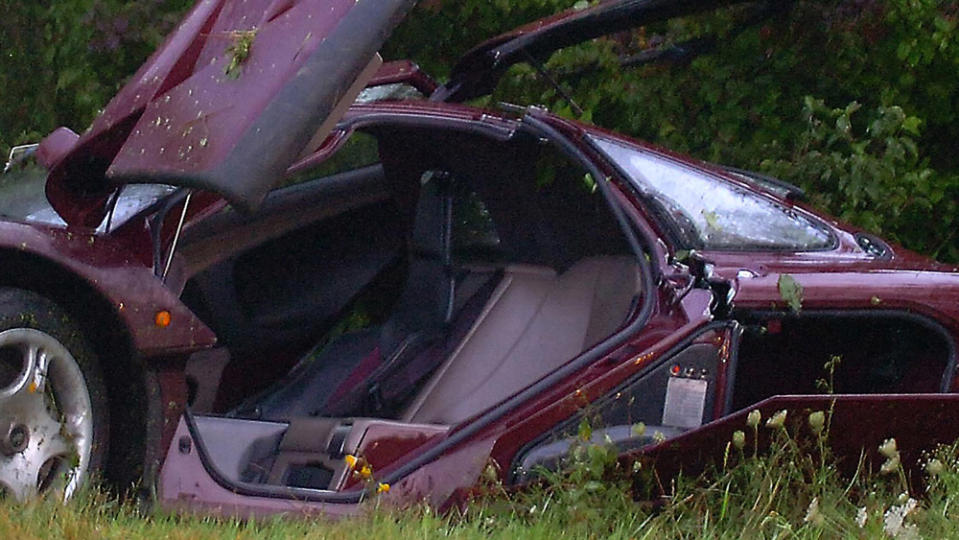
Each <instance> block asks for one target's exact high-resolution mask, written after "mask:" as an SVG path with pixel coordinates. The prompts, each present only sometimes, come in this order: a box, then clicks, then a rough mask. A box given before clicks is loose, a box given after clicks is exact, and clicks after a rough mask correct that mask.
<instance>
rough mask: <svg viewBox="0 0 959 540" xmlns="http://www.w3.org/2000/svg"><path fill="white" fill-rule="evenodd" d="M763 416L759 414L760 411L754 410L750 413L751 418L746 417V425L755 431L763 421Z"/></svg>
mask: <svg viewBox="0 0 959 540" xmlns="http://www.w3.org/2000/svg"><path fill="white" fill-rule="evenodd" d="M762 418H763V414H762V413H761V412H759V409H753V410H752V411H750V412H749V416H747V417H746V425H747V426H749V427H751V428H753V429H755V428H756V426H758V425H759V421H760V420H762Z"/></svg>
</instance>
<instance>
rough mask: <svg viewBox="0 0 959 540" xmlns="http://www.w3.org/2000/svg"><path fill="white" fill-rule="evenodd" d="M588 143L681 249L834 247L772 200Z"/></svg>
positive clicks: (602, 143) (643, 155)
mask: <svg viewBox="0 0 959 540" xmlns="http://www.w3.org/2000/svg"><path fill="white" fill-rule="evenodd" d="M590 139H591V140H592V141H593V142H594V143H595V144H596V145H597V146H599V148H601V149H602V150H603V151H604V152H606V154H607V155H608V156H609V157H610V158H611V159H612V160H613V161H614V162H615V163H616V164H617V165H618V166H619V167H620V168H621V169H622V170H623V171H624V172H625V173H626V174H627V175H628V176H629V178H630V180H632V182H633V184H634V185H635V186H636V187H637V188H638V189H639V191H640V192H641V193H643V194H644V195H646V196H647V197H648V198H650V199H652V200H654V201H655V202H656V203H657V204H658V205H659V206H660V208H659V209H658V210H660V211H661V213H665V214H666V216H667V218H668V219H670V221H671V222H672V223H671V225H673V228H674V229H676V230H678V231H679V232H680V235H681V236H683V241H684V242H685V243H686V244H687V246H684V247H689V248H697V249H716V250H739V249H756V250H758V249H777V250H781V249H792V250H799V251H811V250H817V249H827V248H829V247H831V246H832V245H833V237H832V234H831V233H830V232H829V230H828V229H827V228H826V227H825V226H824V225H822V224H820V223H817V222H816V221H814V220H813V219H812V218H810V217H807V216H805V215H803V214H801V213H799V212H798V211H796V210H793V209H791V208H788V207H786V206H784V205H782V204H779V203H777V202H776V201H774V200H773V199H771V198H767V197H764V196H763V195H760V194H758V193H755V192H752V191H750V190H748V189H746V188H744V187H742V186H739V185H736V184H734V183H733V182H728V181H726V180H724V179H722V178H720V177H719V176H714V175H712V174H709V173H708V172H706V171H703V170H699V169H694V168H692V167H689V166H687V165H684V164H682V163H680V162H678V161H675V160H672V159H670V158H668V157H665V156H662V155H659V154H654V153H652V152H649V151H646V150H643V149H640V148H637V147H635V146H628V145H626V144H624V143H620V142H617V141H613V140H610V139H604V138H601V137H592V136H591V137H590Z"/></svg>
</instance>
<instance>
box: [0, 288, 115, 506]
mask: <svg viewBox="0 0 959 540" xmlns="http://www.w3.org/2000/svg"><path fill="white" fill-rule="evenodd" d="M109 425H110V419H109V407H108V403H107V394H106V387H105V385H104V383H103V376H102V373H101V371H100V366H99V365H98V363H97V359H96V356H95V355H94V354H93V352H92V349H91V347H90V346H89V344H88V343H87V341H86V339H85V338H84V336H83V334H82V333H81V332H80V330H79V326H78V325H77V324H76V323H74V322H73V320H72V319H71V317H70V316H69V315H68V314H67V313H66V312H65V311H64V310H63V309H61V308H60V307H58V306H57V305H56V304H54V303H53V302H51V301H50V300H48V299H46V298H44V297H42V296H40V295H38V294H36V293H34V292H31V291H27V290H22V289H12V288H0V491H2V492H3V493H4V494H5V495H6V496H8V497H9V496H11V495H12V497H13V498H15V499H17V500H20V501H24V500H27V499H31V498H34V497H36V496H38V495H40V496H44V495H48V494H52V495H55V496H57V497H58V498H61V499H63V500H66V499H69V498H70V497H71V496H72V495H74V494H75V493H76V492H77V489H78V488H80V487H81V486H82V485H83V484H85V483H86V482H87V481H88V480H89V479H90V478H91V477H94V476H97V475H98V474H99V473H100V471H101V468H102V467H103V463H104V460H105V458H106V456H107V451H108V440H109Z"/></svg>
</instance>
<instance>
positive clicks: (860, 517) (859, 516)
mask: <svg viewBox="0 0 959 540" xmlns="http://www.w3.org/2000/svg"><path fill="white" fill-rule="evenodd" d="M868 518H869V514H868V513H867V512H866V507H865V506H863V507H862V508H860V509H859V511H858V512H856V525H859V528H860V529H861V528H863V527H865V526H866V519H868Z"/></svg>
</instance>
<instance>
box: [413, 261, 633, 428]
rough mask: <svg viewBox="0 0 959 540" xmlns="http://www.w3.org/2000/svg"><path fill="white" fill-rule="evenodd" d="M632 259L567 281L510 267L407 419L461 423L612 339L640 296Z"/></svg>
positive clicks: (592, 266)
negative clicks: (612, 335)
mask: <svg viewBox="0 0 959 540" xmlns="http://www.w3.org/2000/svg"><path fill="white" fill-rule="evenodd" d="M639 285H640V276H639V267H638V265H637V264H636V262H635V260H634V259H632V258H630V257H625V256H624V257H619V256H609V257H591V258H588V259H583V260H581V261H579V262H577V263H576V264H575V265H573V266H572V267H571V268H570V269H569V270H567V271H566V272H564V273H563V274H562V275H556V272H554V271H553V270H552V269H549V268H545V267H538V266H524V265H519V266H511V267H508V268H507V269H506V271H505V274H504V276H503V280H502V281H501V282H500V283H499V285H498V286H497V288H496V290H495V291H494V292H493V294H492V296H491V297H490V300H489V302H487V304H486V306H485V308H484V309H483V312H482V313H481V314H480V316H479V318H478V319H477V320H476V322H475V323H474V324H473V326H472V328H471V329H470V331H469V333H468V334H467V335H466V337H465V338H464V339H463V341H462V342H461V343H460V344H459V345H458V346H457V347H456V349H455V350H454V352H453V354H452V355H450V357H449V358H448V359H447V360H446V361H445V362H444V364H443V365H442V366H440V367H439V369H437V371H436V372H435V373H434V374H433V376H432V377H431V378H430V380H429V381H428V382H427V384H426V385H425V386H424V387H423V389H422V391H421V392H420V393H419V394H418V395H417V397H416V398H415V399H414V400H413V402H412V403H411V404H410V405H409V406H408V407H407V409H406V411H404V413H403V415H402V416H401V419H402V420H404V421H407V422H416V423H420V424H425V423H437V424H456V423H458V422H461V421H463V420H466V419H468V418H470V417H472V416H474V415H476V414H478V413H480V412H483V411H484V410H486V409H488V408H490V407H492V406H494V405H496V404H497V403H499V402H501V401H503V400H504V399H506V398H508V397H510V396H511V395H513V394H515V393H516V392H518V391H520V390H522V389H523V388H525V387H527V386H529V385H530V384H533V383H534V382H536V381H537V380H539V379H540V378H542V377H543V376H544V375H546V374H548V373H550V372H551V371H553V370H555V369H556V368H558V367H560V366H561V365H563V364H565V363H566V362H568V361H569V360H572V359H573V358H574V357H576V356H578V355H579V354H580V353H582V352H583V351H585V350H586V349H588V348H590V347H592V346H593V345H595V344H596V343H598V342H599V341H601V340H603V339H604V338H606V337H608V336H609V335H611V334H612V333H613V332H614V331H616V329H618V328H619V327H620V326H621V325H622V324H623V323H624V322H625V319H626V317H627V316H628V315H629V311H630V308H631V306H632V305H633V301H634V298H635V297H636V295H637V293H638V292H639Z"/></svg>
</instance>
